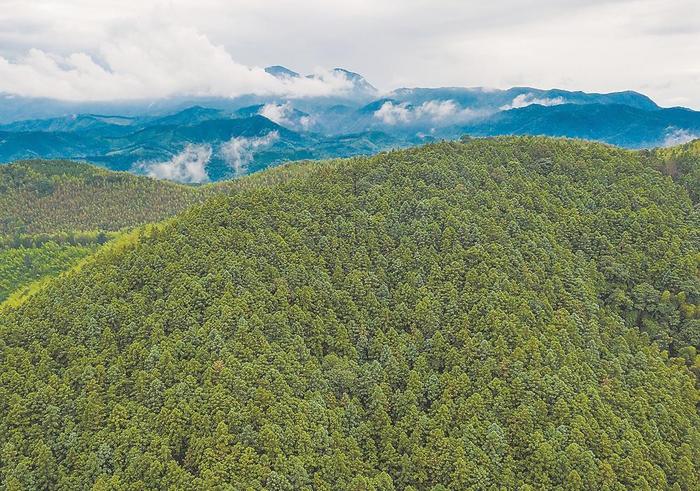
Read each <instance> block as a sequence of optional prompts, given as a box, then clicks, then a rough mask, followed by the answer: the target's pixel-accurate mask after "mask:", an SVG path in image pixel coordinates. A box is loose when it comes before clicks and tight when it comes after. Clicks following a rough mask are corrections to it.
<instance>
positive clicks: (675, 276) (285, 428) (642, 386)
mask: <svg viewBox="0 0 700 491" xmlns="http://www.w3.org/2000/svg"><path fill="white" fill-rule="evenodd" d="M274 172H275V171H273V173H267V172H264V173H262V174H259V175H257V176H252V177H251V178H244V179H242V180H241V181H239V182H238V183H237V184H236V189H237V191H236V192H235V193H230V194H220V195H218V196H214V197H212V198H211V199H209V200H208V201H207V202H206V203H205V204H204V205H202V206H196V207H194V208H191V209H189V210H188V211H185V212H184V213H182V214H180V215H178V216H177V217H175V218H173V219H170V220H168V221H166V222H164V223H162V224H160V225H156V226H150V227H146V228H144V229H141V230H140V231H135V232H132V233H130V234H128V235H123V236H121V237H120V238H118V239H116V240H114V241H112V242H110V243H109V244H107V245H106V246H105V247H103V248H101V249H100V250H99V251H97V252H96V253H95V254H93V255H92V256H91V257H90V258H88V259H86V260H85V261H84V262H83V263H82V264H81V266H80V267H79V268H77V269H75V270H73V271H71V272H69V273H67V274H65V275H62V276H61V277H59V278H57V279H55V280H53V281H50V282H48V283H47V284H46V285H44V286H43V287H42V288H41V289H39V290H38V291H37V292H35V293H34V294H33V295H31V296H29V297H28V298H27V299H26V300H25V301H23V302H20V303H18V304H17V305H13V306H8V307H6V308H5V310H3V311H2V312H1V313H0V449H1V453H0V487H4V488H7V489H55V488H60V489H217V488H225V486H223V484H222V483H230V488H232V489H262V488H266V489H290V490H291V489H329V490H330V489H355V490H370V489H377V490H389V489H416V490H417V489H434V490H440V489H455V490H456V489H460V490H461V489H497V488H498V489H557V488H559V489H562V488H563V489H596V490H597V489H681V490H691V489H697V476H698V474H699V472H700V467H699V464H698V462H700V417H699V416H698V412H697V404H698V401H699V400H700V398H699V392H698V390H697V388H696V378H695V377H694V376H693V374H692V372H691V370H693V369H697V361H696V349H697V348H698V344H699V343H698V338H699V329H698V323H699V317H700V309H699V308H698V299H699V295H700V283H699V280H698V266H699V262H700V253H699V249H698V245H699V242H698V241H699V239H700V237H699V234H698V233H699V231H700V228H698V221H697V220H698V216H697V211H696V210H695V209H694V207H693V204H692V202H691V199H690V197H689V195H688V192H687V191H686V190H685V188H683V187H682V186H680V185H678V184H676V183H675V182H674V181H673V180H672V179H671V178H670V177H668V176H664V175H663V174H662V173H660V172H659V171H658V170H656V169H655V168H654V166H653V165H650V159H649V157H648V156H644V155H642V154H640V153H636V152H631V151H625V150H620V149H616V148H613V147H607V146H603V145H598V144H589V143H583V142H577V141H563V140H550V139H544V138H498V139H488V140H473V141H468V142H465V143H440V144H434V145H428V146H425V147H421V148H417V149H412V150H406V151H394V152H389V153H384V154H380V155H378V156H376V157H372V158H355V159H349V160H342V161H330V162H324V163H320V164H315V165H314V164H306V165H301V166H299V167H298V168H294V169H292V168H291V167H290V168H285V169H280V170H279V171H277V174H275V173H274ZM297 172H298V174H296V173H297ZM282 177H283V178H282Z"/></svg>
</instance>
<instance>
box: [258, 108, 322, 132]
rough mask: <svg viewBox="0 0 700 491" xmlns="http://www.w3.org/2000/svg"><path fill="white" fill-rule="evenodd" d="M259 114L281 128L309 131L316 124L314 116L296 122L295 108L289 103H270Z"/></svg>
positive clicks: (304, 117) (305, 116) (306, 116)
mask: <svg viewBox="0 0 700 491" xmlns="http://www.w3.org/2000/svg"><path fill="white" fill-rule="evenodd" d="M258 114H260V115H261V116H264V117H266V118H267V119H269V120H270V121H273V122H275V123H277V124H279V125H281V126H286V127H288V128H293V129H302V130H304V131H308V130H309V129H310V128H311V126H312V125H313V124H314V122H315V120H314V118H313V116H310V115H304V116H300V117H299V118H298V119H296V120H295V117H294V116H295V114H294V107H293V106H292V103H291V102H289V101H286V102H284V103H283V104H277V103H275V102H270V103H267V104H265V105H264V106H263V107H261V108H260V110H259V111H258Z"/></svg>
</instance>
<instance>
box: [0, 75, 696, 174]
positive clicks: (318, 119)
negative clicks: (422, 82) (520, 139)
mask: <svg viewBox="0 0 700 491" xmlns="http://www.w3.org/2000/svg"><path fill="white" fill-rule="evenodd" d="M265 72H266V74H268V75H272V76H273V77H274V78H275V79H277V80H279V81H280V83H281V84H283V85H284V86H291V85H295V84H296V85H298V84H300V83H306V82H305V81H307V80H308V81H310V82H314V81H318V82H319V83H327V81H328V80H332V81H333V83H334V84H335V86H337V87H338V90H334V91H332V92H330V93H324V94H323V95H308V96H295V97H280V96H279V95H273V94H270V95H261V94H249V95H243V96H238V97H233V98H223V97H204V96H202V97H169V98H163V99H156V100H139V101H105V102H67V101H59V100H51V99H39V98H28V97H18V96H12V95H8V94H5V95H2V96H0V122H1V123H2V124H1V125H0V161H2V162H11V161H14V160H18V159H25V158H34V157H43V158H58V157H60V158H71V159H76V160H87V161H91V162H94V163H97V164H100V165H103V166H105V167H107V168H110V169H115V170H131V171H133V172H136V173H141V174H146V175H150V176H152V177H157V178H165V179H171V180H176V181H181V182H190V183H198V182H207V181H216V180H220V179H224V178H229V177H234V176H239V175H242V174H246V173H249V172H252V171H256V170H260V169H263V168H265V167H269V166H272V165H276V164H279V163H282V162H285V161H290V160H299V159H321V158H330V157H346V156H353V155H360V154H370V153H375V152H377V151H380V150H384V149H390V148H400V147H406V146H410V145H415V144H420V143H425V142H430V141H436V140H441V139H457V138H461V137H463V136H465V135H466V136H474V137H487V136H497V135H546V136H559V137H572V138H583V139H589V140H595V141H601V142H605V143H610V144H615V145H620V146H624V147H629V148H646V147H658V146H667V145H671V144H678V143H683V142H685V141H689V140H692V139H694V138H698V137H699V136H700V112H697V111H692V110H690V109H685V108H662V107H659V106H658V105H657V104H656V103H655V102H654V101H653V100H651V99H650V98H649V97H647V96H645V95H642V94H640V93H637V92H632V91H626V92H615V93H608V94H597V93H586V92H580V91H576V92H572V91H566V90H559V89H551V90H543V89H536V88H530V87H513V88H510V89H506V90H501V89H489V88H480V87H477V88H465V87H442V88H399V89H396V90H393V91H390V92H388V93H381V92H380V91H379V90H377V89H376V88H375V87H374V86H373V85H372V84H371V83H370V82H368V81H367V80H366V79H365V78H364V77H363V76H362V75H360V74H358V73H354V72H351V71H349V70H345V69H342V68H335V69H333V70H329V71H327V72H324V74H323V75H319V74H312V75H302V74H299V73H297V72H295V71H293V70H291V69H289V68H286V67H283V66H270V67H267V68H266V69H265ZM290 84H291V85H290Z"/></svg>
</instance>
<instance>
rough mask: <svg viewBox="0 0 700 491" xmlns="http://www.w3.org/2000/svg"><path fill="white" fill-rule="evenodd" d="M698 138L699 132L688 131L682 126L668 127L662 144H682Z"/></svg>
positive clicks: (672, 145)
mask: <svg viewBox="0 0 700 491" xmlns="http://www.w3.org/2000/svg"><path fill="white" fill-rule="evenodd" d="M698 138H700V133H697V132H693V131H689V130H686V129H683V128H673V127H671V128H668V130H667V131H666V138H665V139H664V142H663V144H662V146H664V147H674V146H676V145H683V144H684V143H688V142H689V141H693V140H697V139H698Z"/></svg>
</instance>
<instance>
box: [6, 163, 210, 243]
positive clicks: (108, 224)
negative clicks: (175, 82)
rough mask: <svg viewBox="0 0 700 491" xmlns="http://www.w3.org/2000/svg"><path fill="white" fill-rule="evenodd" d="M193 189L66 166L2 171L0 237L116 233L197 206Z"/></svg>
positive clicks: (30, 166) (20, 165) (38, 165)
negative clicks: (75, 232)
mask: <svg viewBox="0 0 700 491" xmlns="http://www.w3.org/2000/svg"><path fill="white" fill-rule="evenodd" d="M201 200H202V193H201V191H198V190H197V189H196V188H193V187H188V186H182V185H179V184H174V183H171V182H169V181H157V180H155V179H149V178H146V177H139V176H135V175H133V174H128V173H126V172H112V171H108V170H105V169H101V168H99V167H95V166H92V165H86V164H84V163H78V162H70V161H65V160H33V161H24V162H18V163H15V164H12V165H3V166H0V234H3V235H9V234H37V233H55V232H74V231H85V230H88V231H97V230H102V231H116V230H120V229H122V228H126V227H133V226H136V225H141V224H143V223H147V222H152V221H159V220H163V219H164V218H167V217H169V216H172V215H173V214H175V213H177V212H178V211H181V210H184V209H185V208H187V207H188V206H190V205H192V204H194V203H197V202H200V201H201Z"/></svg>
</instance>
